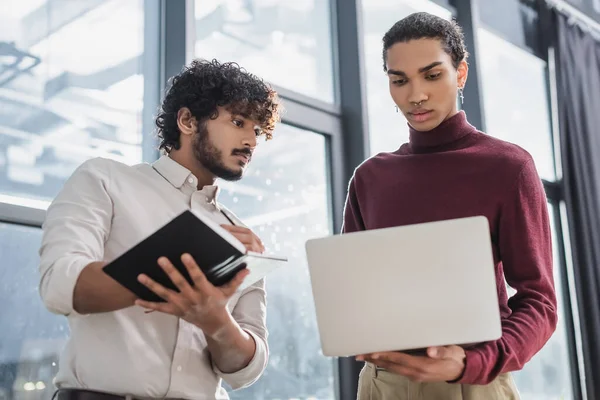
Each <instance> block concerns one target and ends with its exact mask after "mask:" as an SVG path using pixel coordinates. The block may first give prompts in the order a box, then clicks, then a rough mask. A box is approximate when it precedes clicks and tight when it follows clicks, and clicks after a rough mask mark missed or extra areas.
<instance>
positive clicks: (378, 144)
mask: <svg viewBox="0 0 600 400" xmlns="http://www.w3.org/2000/svg"><path fill="white" fill-rule="evenodd" d="M362 5H363V6H362V8H363V25H364V32H365V36H364V48H365V70H366V75H367V104H368V106H367V110H368V112H369V134H370V145H371V154H372V155H375V154H377V153H380V152H382V151H395V150H397V149H398V148H399V147H400V145H402V144H403V143H406V142H407V141H408V125H407V123H406V119H405V118H404V116H403V115H402V114H401V113H396V108H395V107H396V105H395V104H394V102H393V101H392V98H391V96H390V92H389V87H388V78H387V76H386V75H385V73H384V72H383V60H382V57H381V52H382V49H383V47H382V46H383V45H382V43H381V39H382V38H383V35H384V34H385V32H386V31H387V30H388V29H390V28H391V27H392V25H394V24H395V23H396V22H398V21H399V20H401V19H402V18H404V17H406V16H408V15H409V14H412V13H414V12H419V11H426V12H429V13H432V14H435V15H438V16H440V17H442V18H446V19H449V18H450V17H451V16H452V14H451V13H450V11H448V10H446V9H445V8H443V7H440V6H439V5H437V4H434V3H433V2H431V1H425V0H403V1H397V0H373V1H372V0H369V1H363V2H362Z"/></svg>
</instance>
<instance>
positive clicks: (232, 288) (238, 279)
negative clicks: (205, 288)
mask: <svg viewBox="0 0 600 400" xmlns="http://www.w3.org/2000/svg"><path fill="white" fill-rule="evenodd" d="M249 273H250V271H249V270H248V269H246V268H244V269H243V270H241V271H240V272H238V273H237V274H236V275H235V277H234V278H233V279H232V280H230V281H229V282H228V283H226V284H225V285H223V286H221V291H222V292H223V294H224V295H225V296H227V297H231V296H233V294H234V293H235V292H236V290H238V288H239V287H240V285H241V284H242V283H243V282H244V279H245V278H246V277H247V276H248V274H249Z"/></svg>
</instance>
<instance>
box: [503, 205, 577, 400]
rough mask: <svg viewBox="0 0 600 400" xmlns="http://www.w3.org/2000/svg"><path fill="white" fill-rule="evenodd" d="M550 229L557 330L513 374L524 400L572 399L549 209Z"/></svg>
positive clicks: (559, 282)
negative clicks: (524, 364)
mask: <svg viewBox="0 0 600 400" xmlns="http://www.w3.org/2000/svg"><path fill="white" fill-rule="evenodd" d="M548 207H549V211H550V225H551V228H552V239H553V243H552V245H553V247H554V249H555V250H554V258H555V259H554V281H555V286H556V295H557V300H558V326H557V328H556V331H555V333H554V335H553V336H552V337H551V338H550V340H549V341H548V343H546V345H545V346H544V348H543V349H542V350H541V351H540V352H539V353H538V354H536V355H535V356H534V357H533V358H532V359H531V361H530V362H529V363H528V364H527V365H526V366H525V368H524V369H523V370H522V371H520V372H517V373H515V374H514V378H515V382H516V384H517V388H518V389H519V392H520V393H521V395H522V396H523V398H524V399H537V400H554V399H556V400H558V399H560V400H570V399H573V393H572V387H573V385H572V383H571V374H570V372H569V354H568V346H567V333H566V328H565V318H564V311H562V310H563V304H564V302H563V298H562V291H561V287H562V286H561V285H562V284H563V283H562V282H563V277H562V276H561V271H560V261H559V260H558V258H557V255H558V254H559V253H558V250H557V249H556V247H557V245H558V244H557V240H556V238H557V234H559V233H558V232H557V231H556V226H555V224H554V218H553V217H554V215H553V214H554V213H555V212H558V210H555V209H554V208H553V207H552V206H551V205H549V206H548Z"/></svg>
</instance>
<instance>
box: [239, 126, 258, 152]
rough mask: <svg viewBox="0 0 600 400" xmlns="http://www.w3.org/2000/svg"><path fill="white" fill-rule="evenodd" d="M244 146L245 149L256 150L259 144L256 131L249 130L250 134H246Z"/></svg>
mask: <svg viewBox="0 0 600 400" xmlns="http://www.w3.org/2000/svg"><path fill="white" fill-rule="evenodd" d="M242 144H243V145H244V147H248V148H250V149H254V148H255V147H256V145H257V144H258V138H257V136H256V132H255V131H254V129H251V130H249V132H246V134H245V135H244V139H243V141H242Z"/></svg>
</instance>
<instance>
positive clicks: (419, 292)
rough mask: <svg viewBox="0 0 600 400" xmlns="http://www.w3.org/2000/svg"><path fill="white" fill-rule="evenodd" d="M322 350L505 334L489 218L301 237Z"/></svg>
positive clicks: (356, 350)
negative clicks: (501, 320) (502, 324)
mask: <svg viewBox="0 0 600 400" xmlns="http://www.w3.org/2000/svg"><path fill="white" fill-rule="evenodd" d="M306 253H307V257H308V266H309V271H310V279H311V285H312V291H313V297H314V301H315V307H316V313H317V324H318V328H319V335H320V339H321V347H322V351H323V354H324V355H326V356H334V357H335V356H340V357H342V356H355V355H358V354H366V353H372V352H380V351H396V350H402V351H412V350H417V351H419V350H422V349H424V348H426V347H430V346H444V345H453V344H454V345H463V346H469V345H472V344H476V343H481V342H486V341H491V340H497V339H499V338H500V337H501V335H502V328H501V324H500V310H499V304H498V294H497V289H496V279H495V271H494V260H493V255H492V247H491V239H490V231H489V225H488V221H487V218H485V217H469V218H460V219H453V220H446V221H438V222H429V223H423V224H416V225H408V226H401V227H394V228H385V229H377V230H368V231H362V232H355V233H348V234H344V235H335V236H329V237H325V238H319V239H312V240H309V241H307V243H306Z"/></svg>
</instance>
